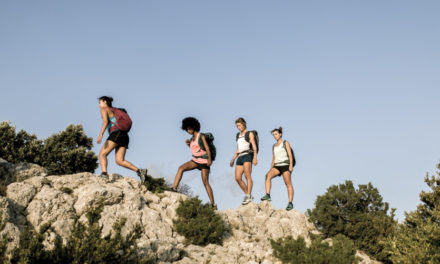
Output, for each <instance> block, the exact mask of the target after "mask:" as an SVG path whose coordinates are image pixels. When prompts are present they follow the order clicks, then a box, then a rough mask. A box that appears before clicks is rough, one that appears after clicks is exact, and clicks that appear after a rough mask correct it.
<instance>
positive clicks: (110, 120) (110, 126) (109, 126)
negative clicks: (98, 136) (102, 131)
mask: <svg viewBox="0 0 440 264" xmlns="http://www.w3.org/2000/svg"><path fill="white" fill-rule="evenodd" d="M108 121H109V123H108V126H107V131H108V133H109V134H110V129H111V128H112V127H113V126H114V125H115V124H116V116H113V117H109V118H108Z"/></svg>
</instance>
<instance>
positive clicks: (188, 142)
mask: <svg viewBox="0 0 440 264" xmlns="http://www.w3.org/2000/svg"><path fill="white" fill-rule="evenodd" d="M185 143H186V145H188V147H189V144H191V141H190V140H189V139H187V140H185Z"/></svg>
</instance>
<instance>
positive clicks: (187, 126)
mask: <svg viewBox="0 0 440 264" xmlns="http://www.w3.org/2000/svg"><path fill="white" fill-rule="evenodd" d="M181 128H182V130H184V131H186V132H187V133H188V134H190V135H191V136H192V137H191V139H187V140H186V141H185V143H186V145H188V147H189V148H190V150H191V152H192V156H193V158H192V159H191V160H190V161H188V162H186V163H184V164H182V165H180V167H179V169H178V170H177V173H176V177H175V178H174V184H173V187H172V191H175V192H176V191H177V187H178V186H179V183H180V181H181V180H182V176H183V173H184V172H185V171H191V170H194V169H198V170H200V172H201V174H202V181H203V185H205V189H206V192H207V193H208V197H209V201H210V202H211V205H212V207H214V208H215V209H216V208H217V205H216V204H215V203H214V194H213V193H212V189H211V185H209V172H210V167H211V165H212V153H211V149H210V148H209V144H208V142H207V139H206V137H205V135H203V134H202V133H200V123H199V121H198V120H197V119H196V118H194V117H186V118H184V119H183V120H182V127H181ZM201 144H203V146H204V148H205V150H203V149H202V147H201V146H200V145H201Z"/></svg>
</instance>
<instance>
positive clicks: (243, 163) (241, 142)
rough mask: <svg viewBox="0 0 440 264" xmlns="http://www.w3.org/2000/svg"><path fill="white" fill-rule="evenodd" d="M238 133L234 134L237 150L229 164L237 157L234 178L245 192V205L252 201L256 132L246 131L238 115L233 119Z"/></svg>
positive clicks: (255, 162) (255, 160)
mask: <svg viewBox="0 0 440 264" xmlns="http://www.w3.org/2000/svg"><path fill="white" fill-rule="evenodd" d="M235 125H236V126H237V129H238V131H239V132H238V133H237V136H236V140H237V150H236V151H235V153H234V156H233V157H232V160H231V162H230V166H231V167H233V166H234V162H235V159H237V162H236V166H235V180H236V181H237V183H238V185H239V186H240V188H241V189H242V190H243V192H244V193H245V196H244V199H243V202H242V203H241V204H243V205H245V204H248V203H250V202H251V201H252V199H253V197H252V177H251V173H252V164H254V165H257V163H258V161H257V150H258V149H257V144H256V132H255V131H252V132H251V131H247V129H246V121H245V120H244V119H243V118H242V117H240V118H238V119H237V120H235ZM243 174H244V176H245V178H246V183H245V182H244V181H243V178H242V177H243Z"/></svg>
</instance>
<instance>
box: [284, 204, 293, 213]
mask: <svg viewBox="0 0 440 264" xmlns="http://www.w3.org/2000/svg"><path fill="white" fill-rule="evenodd" d="M292 209H293V203H289V204H288V205H287V207H286V210H287V211H290V210H292Z"/></svg>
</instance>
